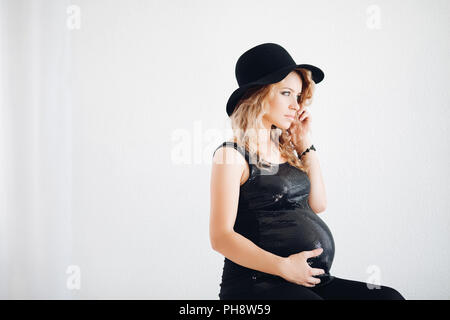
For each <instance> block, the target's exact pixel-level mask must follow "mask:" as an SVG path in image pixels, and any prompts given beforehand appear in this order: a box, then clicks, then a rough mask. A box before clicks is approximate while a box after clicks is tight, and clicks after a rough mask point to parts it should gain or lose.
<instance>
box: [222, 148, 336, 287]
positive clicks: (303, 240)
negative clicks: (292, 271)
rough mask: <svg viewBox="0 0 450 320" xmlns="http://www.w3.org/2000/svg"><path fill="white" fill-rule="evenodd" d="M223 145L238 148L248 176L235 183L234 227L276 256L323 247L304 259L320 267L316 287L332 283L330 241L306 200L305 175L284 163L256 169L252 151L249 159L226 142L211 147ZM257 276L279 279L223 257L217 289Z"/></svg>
mask: <svg viewBox="0 0 450 320" xmlns="http://www.w3.org/2000/svg"><path fill="white" fill-rule="evenodd" d="M223 146H231V147H233V148H235V149H236V150H238V151H239V152H240V153H241V154H242V155H243V156H244V157H245V159H246V160H247V163H248V164H249V169H250V175H249V178H248V180H247V181H246V182H245V183H244V184H243V185H241V187H240V193H239V204H238V212H237V216H236V221H235V224H234V231H235V232H237V233H240V234H241V235H243V236H244V237H246V238H248V239H249V240H251V241H252V242H253V243H255V244H256V245H257V246H259V247H260V248H262V249H264V250H266V251H269V252H271V253H273V254H276V255H279V256H282V257H288V256H289V255H291V254H294V253H298V252H301V251H309V250H314V249H316V248H323V252H322V254H320V255H319V256H318V257H313V258H309V259H308V263H309V265H310V266H311V267H313V268H320V269H323V270H324V271H325V274H323V275H319V276H316V277H318V278H320V279H321V282H320V283H319V284H317V285H316V287H319V286H323V285H325V284H327V283H329V282H330V281H332V280H333V278H334V277H333V276H331V274H330V268H331V264H332V262H333V258H334V250H335V247H334V239H333V236H332V234H331V232H330V230H329V228H328V226H327V225H326V224H325V222H324V221H323V220H322V219H321V218H320V217H319V216H318V215H317V214H316V213H314V212H313V211H312V209H311V208H310V206H309V204H308V195H309V192H310V186H311V185H310V181H309V178H308V175H307V174H306V173H305V172H303V171H301V170H300V169H298V168H296V167H294V166H292V165H290V164H289V163H288V162H284V163H281V164H272V163H268V166H267V167H264V168H263V169H259V168H258V167H256V165H255V159H256V155H254V154H252V157H250V154H249V152H248V150H247V149H246V148H245V147H243V146H241V145H238V144H237V143H235V142H230V141H226V142H224V143H223V144H221V145H220V146H219V147H218V148H217V149H216V150H215V151H217V150H218V149H219V148H221V147H223ZM215 151H214V153H215ZM250 160H251V161H250ZM259 277H267V278H274V279H275V278H279V279H282V278H281V277H278V276H275V275H271V274H268V273H264V272H260V271H257V270H253V269H249V268H246V267H244V266H241V265H239V264H236V263H234V262H233V261H231V260H229V259H228V258H226V257H225V260H224V267H223V272H222V282H221V284H220V286H221V293H222V292H225V291H227V290H228V289H229V288H231V286H235V285H236V283H242V281H244V282H245V281H247V280H249V279H250V280H249V281H250V282H251V279H253V280H255V279H257V278H259ZM282 280H284V279H282Z"/></svg>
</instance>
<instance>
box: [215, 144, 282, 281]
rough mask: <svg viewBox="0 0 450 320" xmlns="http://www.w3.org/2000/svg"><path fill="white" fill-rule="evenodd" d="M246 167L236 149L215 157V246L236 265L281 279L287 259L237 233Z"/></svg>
mask: <svg viewBox="0 0 450 320" xmlns="http://www.w3.org/2000/svg"><path fill="white" fill-rule="evenodd" d="M224 157H225V158H224ZM246 165H247V163H246V161H245V159H244V158H243V157H242V155H241V154H239V152H238V151H236V150H235V149H233V148H228V147H224V148H220V149H218V150H217V151H216V153H215V155H214V158H213V167H212V175H211V216H210V241H211V246H212V248H213V249H214V250H215V251H217V252H220V253H221V254H223V255H224V256H225V257H227V258H228V259H230V260H231V261H233V262H234V263H237V264H239V265H241V266H244V267H247V268H250V269H254V270H258V271H261V272H265V273H270V274H273V275H278V276H281V273H282V271H281V270H282V267H283V262H284V260H285V258H283V257H280V256H277V255H275V254H272V253H270V252H268V251H266V250H263V249H261V248H260V247H258V246H257V245H256V244H254V243H253V242H252V241H251V240H249V239H247V238H246V237H244V236H242V235H241V234H239V233H237V232H235V231H234V229H233V227H234V223H235V220H236V214H237V206H238V201H239V188H240V179H241V176H242V173H243V172H244V169H245V166H246Z"/></svg>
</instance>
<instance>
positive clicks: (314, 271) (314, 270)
mask: <svg viewBox="0 0 450 320" xmlns="http://www.w3.org/2000/svg"><path fill="white" fill-rule="evenodd" d="M324 273H325V270H323V269H317V268H311V275H313V276H320V275H321V274H324Z"/></svg>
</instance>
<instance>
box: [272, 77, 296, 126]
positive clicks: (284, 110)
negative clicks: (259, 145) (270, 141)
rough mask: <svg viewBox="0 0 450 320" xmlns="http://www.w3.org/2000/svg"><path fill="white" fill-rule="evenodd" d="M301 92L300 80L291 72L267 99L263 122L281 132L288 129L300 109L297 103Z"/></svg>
mask: <svg viewBox="0 0 450 320" xmlns="http://www.w3.org/2000/svg"><path fill="white" fill-rule="evenodd" d="M301 91H302V79H301V78H300V75H299V74H298V73H297V72H295V71H292V72H291V73H289V74H288V75H287V76H286V77H285V78H284V79H283V80H281V81H280V82H278V83H276V84H275V85H274V87H273V94H272V95H269V96H268V97H267V102H268V104H269V111H268V113H266V114H265V115H264V116H263V121H267V122H268V123H270V125H272V124H273V125H275V126H276V127H278V128H280V129H283V130H287V129H289V127H290V126H291V123H292V122H293V121H294V117H295V116H296V112H297V110H299V109H300V105H299V104H298V102H299V99H300V92H301ZM289 116H290V117H292V118H290V117H289Z"/></svg>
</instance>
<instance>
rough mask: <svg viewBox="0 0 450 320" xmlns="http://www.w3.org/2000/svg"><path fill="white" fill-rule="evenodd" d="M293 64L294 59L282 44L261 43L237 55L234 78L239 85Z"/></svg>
mask: <svg viewBox="0 0 450 320" xmlns="http://www.w3.org/2000/svg"><path fill="white" fill-rule="evenodd" d="M295 64H296V63H295V61H294V59H292V57H291V55H290V54H289V53H288V52H287V51H286V49H284V48H283V47H282V46H280V45H278V44H276V43H263V44H260V45H258V46H256V47H253V48H251V49H250V50H247V51H246V52H244V53H243V54H242V55H241V56H240V57H239V59H238V61H237V62H236V68H235V74H236V80H237V82H238V84H239V86H240V87H241V86H243V85H245V84H247V83H250V82H253V81H256V80H258V79H260V78H262V77H264V76H265V75H267V74H270V73H272V72H274V71H276V70H279V69H281V68H284V67H287V66H293V65H295Z"/></svg>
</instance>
